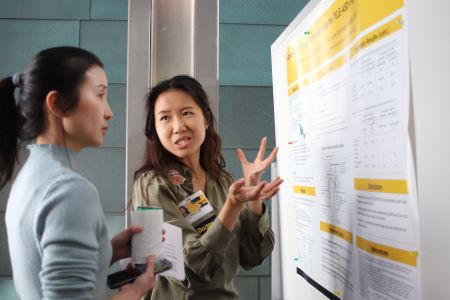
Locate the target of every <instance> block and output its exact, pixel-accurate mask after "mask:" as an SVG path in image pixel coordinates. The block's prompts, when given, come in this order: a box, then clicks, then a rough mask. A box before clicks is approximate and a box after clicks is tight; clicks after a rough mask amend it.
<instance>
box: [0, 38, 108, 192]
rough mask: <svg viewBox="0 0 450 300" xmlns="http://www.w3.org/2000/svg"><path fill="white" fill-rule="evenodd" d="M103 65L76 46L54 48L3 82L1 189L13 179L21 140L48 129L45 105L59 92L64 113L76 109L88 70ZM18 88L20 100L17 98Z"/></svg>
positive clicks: (0, 93) (0, 90)
mask: <svg viewBox="0 0 450 300" xmlns="http://www.w3.org/2000/svg"><path fill="white" fill-rule="evenodd" d="M94 65H98V66H100V67H103V63H102V62H101V61H100V59H99V58H98V57H97V56H96V55H94V54H93V53H91V52H89V51H86V50H83V49H81V48H76V47H68V46H64V47H55V48H49V49H46V50H43V51H41V52H39V53H38V54H37V55H36V56H35V57H34V59H33V60H32V61H31V62H30V63H29V64H28V65H27V66H26V67H25V70H24V71H23V73H22V74H20V75H17V76H16V78H15V80H14V82H13V77H12V76H9V77H6V78H3V79H2V80H1V81H0V188H2V187H4V185H5V184H6V183H7V182H8V181H9V180H10V179H11V176H12V172H13V170H14V165H15V163H16V161H17V157H18V148H19V146H18V143H19V142H20V140H30V139H34V138H36V137H37V136H38V135H39V134H41V133H42V132H43V131H44V130H45V129H46V128H45V126H46V122H45V111H44V102H45V98H46V96H47V94H48V93H49V92H50V91H57V92H58V93H59V94H60V95H61V97H59V98H58V102H57V105H58V108H59V109H60V110H61V112H68V111H70V110H72V109H74V108H75V107H76V106H77V104H78V102H79V87H80V85H81V84H82V83H83V81H84V80H85V74H86V71H87V70H88V69H89V68H91V67H92V66H94ZM16 87H18V88H19V99H18V101H17V102H16V99H15V98H14V90H15V88H16Z"/></svg>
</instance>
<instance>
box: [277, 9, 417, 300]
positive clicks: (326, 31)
mask: <svg viewBox="0 0 450 300" xmlns="http://www.w3.org/2000/svg"><path fill="white" fill-rule="evenodd" d="M282 37H283V35H282ZM274 45H276V47H274V46H273V47H272V64H273V76H274V78H273V85H274V108H275V123H276V124H275V128H276V139H277V145H278V146H279V147H280V152H279V155H278V168H279V174H280V175H281V176H282V177H283V179H284V180H285V183H284V184H283V187H282V190H281V191H280V197H279V201H280V203H279V205H280V210H281V218H280V222H281V223H282V224H281V228H282V230H289V231H290V232H291V238H292V240H293V241H295V242H293V243H292V242H291V243H288V244H286V245H288V246H289V247H292V249H290V251H289V252H288V253H291V254H293V255H292V256H293V257H292V259H291V261H292V272H296V273H297V274H298V276H302V277H303V278H304V279H306V280H307V281H308V282H309V283H310V284H311V285H312V286H314V287H315V288H317V289H318V290H319V291H321V292H322V293H323V294H324V295H325V296H327V297H328V298H330V299H396V300H405V299H420V298H421V296H420V295H421V289H420V260H419V230H418V229H419V223H418V208H417V193H416V184H415V174H414V165H413V159H412V153H411V146H410V140H409V133H408V120H409V101H410V99H409V95H410V81H409V76H410V73H409V55H408V38H407V18H406V15H405V3H404V1H402V0H377V1H373V0H338V1H321V2H319V4H318V5H317V6H316V7H315V8H314V9H313V10H312V12H311V13H310V14H309V15H308V16H307V17H306V18H304V19H303V21H302V22H301V23H300V24H299V25H298V26H297V27H296V28H295V30H294V31H292V32H291V34H290V35H289V36H287V37H286V36H285V37H283V41H281V42H279V41H277V42H276V43H275V44H274ZM283 223H284V225H283ZM283 247H284V244H283ZM286 271H287V270H284V272H286Z"/></svg>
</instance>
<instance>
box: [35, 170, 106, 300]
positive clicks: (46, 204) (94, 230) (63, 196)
mask: <svg viewBox="0 0 450 300" xmlns="http://www.w3.org/2000/svg"><path fill="white" fill-rule="evenodd" d="M98 198H99V197H98V193H97V190H96V189H95V188H94V187H93V186H92V185H91V184H90V183H88V182H87V181H85V180H83V179H82V178H78V177H75V178H73V177H72V178H66V179H62V180H59V181H58V182H56V183H55V184H53V185H52V186H50V187H49V189H48V192H47V194H46V196H45V200H44V201H43V203H42V205H41V207H40V209H39V210H38V214H37V215H36V222H37V223H36V224H37V226H36V228H37V234H36V236H37V238H38V243H39V244H40V249H41V251H42V253H41V255H42V270H41V271H40V273H39V278H40V280H41V285H42V294H43V296H44V299H48V300H50V299H92V297H93V291H94V288H95V286H96V284H104V283H103V282H102V283H96V273H97V271H98V255H99V241H98V228H99V210H101V208H100V204H99V200H98Z"/></svg>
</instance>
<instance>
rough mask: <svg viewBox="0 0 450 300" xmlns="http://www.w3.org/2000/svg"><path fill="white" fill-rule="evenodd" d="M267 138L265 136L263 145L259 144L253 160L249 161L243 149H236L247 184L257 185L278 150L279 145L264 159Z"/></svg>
mask: <svg viewBox="0 0 450 300" xmlns="http://www.w3.org/2000/svg"><path fill="white" fill-rule="evenodd" d="M266 145H267V138H266V137H263V138H262V140H261V145H260V146H259V151H258V154H257V155H256V158H255V160H254V161H253V162H249V161H248V160H247V158H246V157H245V153H244V151H242V149H240V148H237V149H236V155H237V157H238V158H239V161H240V162H241V165H242V173H243V175H244V179H245V184H246V185H257V184H258V183H260V181H261V174H262V173H263V172H264V171H265V170H266V169H267V168H268V167H269V165H270V164H271V163H272V161H273V160H274V159H275V156H276V155H277V152H278V147H275V148H274V149H273V150H272V152H271V153H270V155H269V156H268V157H267V158H265V159H264V153H265V152H266Z"/></svg>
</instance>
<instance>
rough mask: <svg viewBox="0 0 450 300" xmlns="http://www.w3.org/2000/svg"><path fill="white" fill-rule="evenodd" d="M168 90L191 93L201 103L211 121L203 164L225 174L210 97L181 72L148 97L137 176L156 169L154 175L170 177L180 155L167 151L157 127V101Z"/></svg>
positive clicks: (214, 174) (216, 175) (202, 150)
mask: <svg viewBox="0 0 450 300" xmlns="http://www.w3.org/2000/svg"><path fill="white" fill-rule="evenodd" d="M169 90H179V91H183V92H185V93H187V94H188V95H189V96H191V97H192V98H193V99H194V101H195V103H197V105H198V106H200V108H201V110H202V112H203V115H204V117H205V118H206V120H207V122H208V128H207V129H206V134H205V140H204V142H203V144H202V145H201V147H200V165H201V166H202V167H203V168H204V169H205V170H206V171H207V172H208V174H210V176H212V177H213V178H214V179H218V178H220V177H222V176H223V175H224V174H225V170H224V168H225V160H224V159H223V156H222V154H221V152H220V148H221V141H220V137H219V134H218V133H217V130H216V120H215V118H214V115H213V114H212V112H211V109H210V107H209V101H208V97H207V95H206V92H205V90H204V89H203V87H202V85H201V84H200V82H198V81H197V80H195V79H194V78H192V77H190V76H186V75H178V76H175V77H173V78H171V79H168V80H164V81H161V82H159V83H158V84H157V85H156V86H154V87H153V88H152V89H151V90H150V93H149V94H148V97H147V118H146V121H145V136H146V137H147V145H146V149H145V158H144V163H143V165H142V167H140V168H139V169H138V170H137V171H136V172H135V173H134V178H135V179H136V178H137V177H138V176H139V175H140V174H142V173H144V172H146V171H149V170H154V171H155V174H158V175H162V176H165V177H166V178H167V177H168V172H169V165H170V163H171V162H173V161H178V158H177V157H176V156H175V155H173V154H172V153H170V152H169V151H167V150H166V149H165V148H164V146H163V145H162V144H161V141H160V140H159V137H158V134H157V133H156V128H155V102H156V100H157V99H158V97H159V95H161V94H162V93H164V92H167V91H169Z"/></svg>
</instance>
